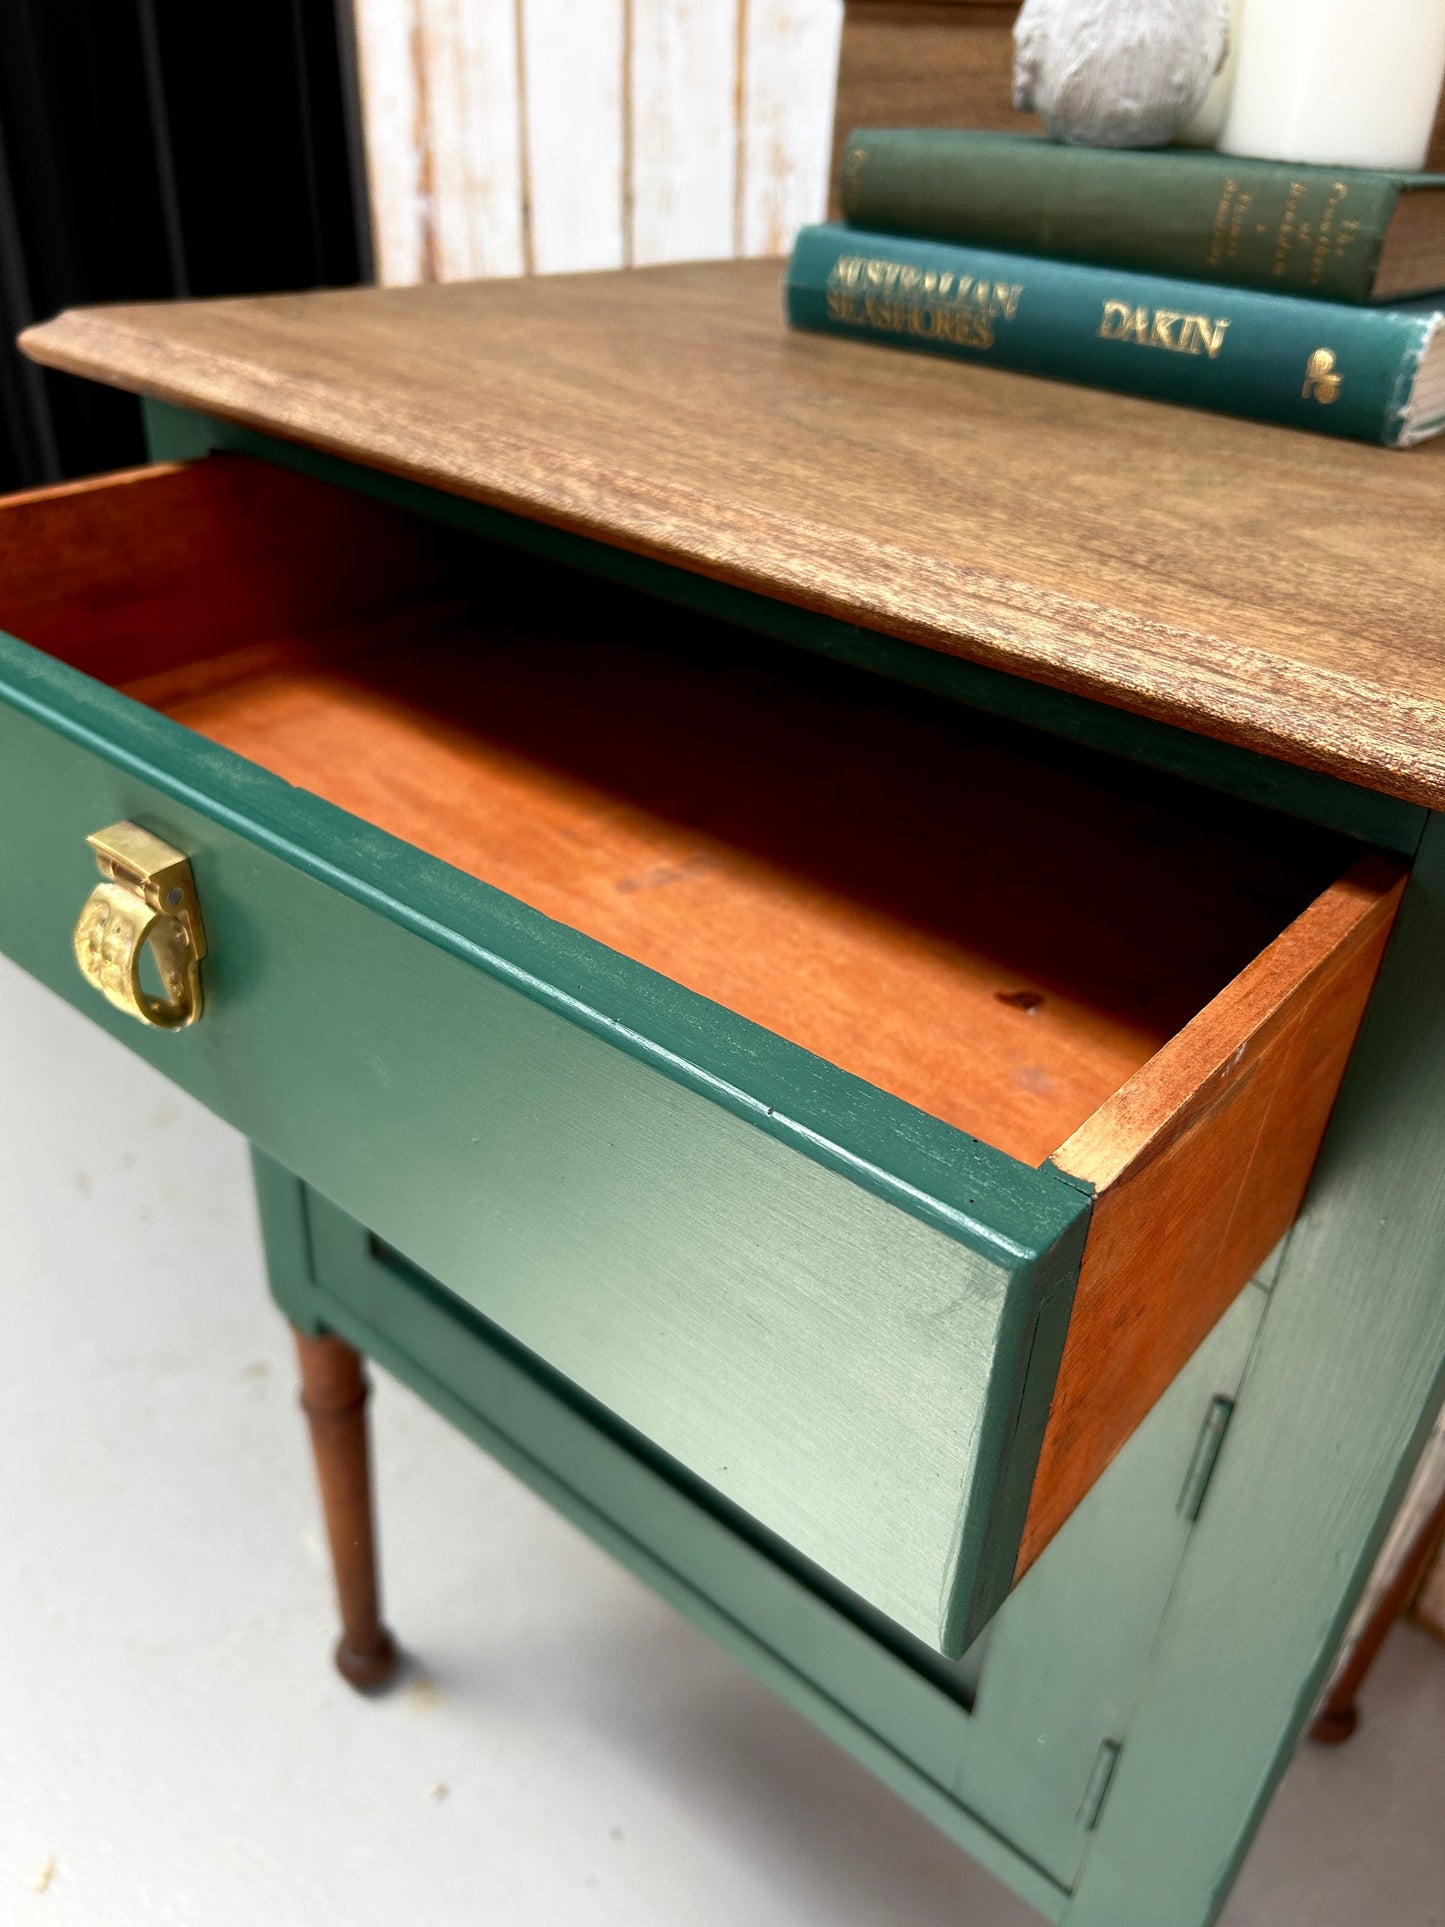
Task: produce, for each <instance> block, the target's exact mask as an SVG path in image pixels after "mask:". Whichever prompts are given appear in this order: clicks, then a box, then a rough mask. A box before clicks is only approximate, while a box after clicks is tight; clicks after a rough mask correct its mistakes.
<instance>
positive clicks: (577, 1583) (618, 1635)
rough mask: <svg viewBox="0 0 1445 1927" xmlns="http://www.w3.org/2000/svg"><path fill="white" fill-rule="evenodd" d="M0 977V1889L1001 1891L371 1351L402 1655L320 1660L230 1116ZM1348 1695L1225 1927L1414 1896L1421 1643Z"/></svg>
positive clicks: (672, 1908)
mask: <svg viewBox="0 0 1445 1927" xmlns="http://www.w3.org/2000/svg"><path fill="white" fill-rule="evenodd" d="M0 1013H3V1015H0V1252H3V1261H0V1262H3V1272H0V1545H3V1548H4V1551H3V1556H0V1923H3V1924H4V1927H11V1923H15V1924H16V1927H30V1924H31V1923H40V1922H44V1923H47V1927H152V1924H155V1927H160V1924H161V1923H165V1924H166V1927H171V1924H172V1923H174V1927H232V1923H234V1924H235V1927H320V1924H322V1923H326V1924H327V1927H330V1924H331V1923H336V1924H337V1927H462V1924H463V1923H467V1924H468V1927H470V1923H479V1924H480V1923H488V1927H553V1923H557V1924H558V1927H561V1924H562V1923H568V1924H569V1927H570V1923H572V1922H574V1921H582V1922H589V1923H598V1927H602V1924H604V1923H605V1924H606V1927H624V1924H625V1927H743V1924H744V1923H745V1924H746V1927H811V1924H812V1923H819V1927H823V1924H824V1923H826V1927H879V1924H880V1923H887V1927H945V1923H947V1927H958V1924H959V1923H962V1922H967V1923H969V1924H970V1927H1028V1924H1029V1923H1031V1922H1034V1921H1035V1920H1036V1918H1037V1917H1036V1916H1035V1915H1033V1914H1032V1913H1031V1912H1030V1911H1029V1910H1028V1909H1027V1908H1025V1907H1024V1906H1023V1905H1022V1904H1021V1903H1019V1902H1018V1901H1016V1900H1014V1899H1013V1898H1012V1896H1011V1895H1009V1894H1007V1893H1006V1892H1005V1891H1004V1890H1003V1889H1002V1888H1000V1887H999V1886H997V1885H996V1883H995V1882H994V1881H992V1880H991V1879H990V1878H989V1877H988V1876H987V1875H986V1874H984V1873H983V1872H982V1871H981V1870H980V1869H978V1868H977V1867H976V1866H974V1865H973V1864H972V1863H971V1862H969V1861H968V1860H967V1859H966V1858H964V1856H962V1855H961V1854H959V1853H958V1852H957V1851H956V1850H955V1849H954V1848H953V1847H952V1846H950V1845H949V1844H948V1843H947V1842H946V1841H945V1840H944V1839H942V1838H941V1837H940V1836H939V1835H937V1834H936V1833H934V1831H933V1830H932V1829H931V1828H930V1827H929V1826H928V1825H927V1824H926V1823H925V1822H924V1821H922V1820H921V1819H918V1818H917V1817H915V1816H914V1815H913V1814H912V1813H911V1812H910V1811H909V1810H908V1809H907V1808H905V1807H903V1806H901V1805H900V1804H899V1803H898V1802H897V1801H896V1800H895V1799H894V1798H893V1797H892V1796H891V1795H890V1794H888V1793H887V1792H885V1791H884V1790H883V1789H882V1788H881V1787H879V1786H878V1785H876V1784H875V1783H874V1782H873V1781H871V1780H870V1779H869V1778H868V1776H867V1775H866V1774H864V1773H863V1772H862V1771H861V1770H860V1769H859V1768H857V1767H855V1766H853V1765H852V1763H851V1762H850V1761H848V1760H847V1759H846V1758H845V1757H844V1756H843V1755H842V1754H840V1753H839V1752H837V1751H836V1750H835V1749H834V1748H833V1747H832V1746H831V1745H829V1744H828V1743H827V1742H826V1741H824V1740H823V1739H821V1738H819V1737H818V1736H817V1735H816V1734H815V1733H814V1732H813V1731H812V1730H811V1729H810V1728H809V1727H807V1726H806V1725H805V1724H804V1723H803V1722H802V1721H801V1720H800V1719H799V1718H797V1717H796V1716H795V1715H793V1714H792V1713H790V1712H789V1711H787V1710H786V1709H785V1708H784V1707H782V1706H781V1705H779V1704H778V1703H777V1702H776V1701H774V1700H773V1699H771V1698H770V1696H769V1695H768V1694H766V1693H765V1692H764V1691H763V1690H762V1689H761V1688H760V1687H758V1686H756V1685H754V1684H753V1682H752V1681H751V1680H750V1679H749V1678H748V1677H747V1676H746V1675H745V1674H744V1673H742V1672H741V1671H740V1670H739V1669H738V1668H737V1667H736V1666H735V1665H733V1664H732V1662H731V1661H729V1660H728V1659H726V1658H725V1657H723V1656H722V1655H721V1654H719V1653H717V1652H716V1651H714V1650H713V1649H712V1648H711V1647H710V1646H709V1645H708V1644H707V1642H706V1641H705V1640H704V1639H703V1638H702V1637H701V1635H699V1634H697V1633H695V1632H694V1631H693V1630H692V1629H691V1628H690V1627H688V1626H687V1625H685V1624H684V1623H683V1622H682V1621H680V1620H678V1619H676V1618H675V1617H674V1616H673V1615H672V1614H671V1613H670V1612H668V1611H667V1610H666V1609H665V1608H664V1607H662V1606H661V1605H660V1604H658V1603H657V1602H656V1601H655V1600H654V1599H653V1598H652V1597H651V1596H650V1595H649V1594H647V1593H646V1592H644V1591H643V1590H642V1588H641V1587H640V1586H638V1585H637V1584H636V1583H634V1581H633V1580H631V1579H630V1578H629V1577H628V1576H627V1575H625V1574H624V1573H622V1572H621V1571H620V1570H618V1569H617V1568H616V1567H614V1566H613V1565H612V1564H611V1563H610V1562H609V1561H608V1560H607V1559H606V1558H605V1557H604V1556H603V1555H602V1554H600V1553H599V1552H597V1551H596V1550H595V1549H594V1548H592V1547H591V1546H590V1545H589V1544H588V1543H586V1542H585V1541H584V1540H582V1539H581V1538H580V1537H578V1535H577V1534H576V1533H574V1532H573V1531H572V1529H571V1528H570V1527H568V1526H567V1525H565V1524H563V1523H562V1522H560V1521H559V1520H558V1519H556V1518H555V1517H554V1516H553V1515H551V1514H549V1513H548V1512H547V1511H546V1510H545V1509H544V1508H543V1507H542V1506H541V1505H540V1504H539V1503H537V1502H536V1501H535V1500H533V1499H532V1498H531V1497H530V1496H529V1495H528V1494H527V1493H526V1492H524V1491H523V1490H522V1489H521V1488H520V1487H518V1486H517V1485H515V1484H514V1483H513V1482H512V1481H511V1480H510V1479H509V1478H508V1477H507V1476H506V1475H505V1474H503V1473H502V1472H500V1471H499V1470H498V1469H497V1468H496V1467H495V1466H493V1465H492V1464H491V1463H490V1462H489V1461H488V1460H486V1459H485V1458H483V1457H482V1455H481V1454H480V1453H478V1452H477V1451H476V1450H474V1449H473V1448H472V1447H471V1446H470V1445H469V1444H467V1443H466V1442H465V1441H464V1440H462V1439H461V1438H460V1437H458V1436H457V1435H455V1434H454V1433H452V1432H450V1431H449V1430H448V1429H447V1428H446V1427H445V1426H444V1425H443V1424H442V1423H441V1422H440V1421H439V1420H437V1419H436V1418H434V1417H433V1416H432V1415H431V1413H429V1412H428V1411H427V1410H425V1409H424V1408H423V1407H421V1406H420V1405H419V1404H418V1403H417V1402H416V1401H415V1400H414V1399H413V1398H411V1397H410V1396H409V1395H408V1394H406V1393H404V1392H402V1391H400V1390H399V1389H398V1388H396V1387H395V1386H393V1385H391V1384H389V1383H383V1384H382V1386H381V1388H380V1391H379V1395H378V1398H377V1402H376V1407H375V1419H376V1428H377V1434H378V1440H379V1448H380V1449H379V1462H380V1487H381V1514H382V1531H383V1535H384V1540H385V1571H386V1583H387V1589H388V1597H389V1615H390V1617H391V1619H392V1621H393V1623H394V1625H395V1626H396V1628H397V1629H398V1631H399V1633H400V1634H401V1635H402V1637H403V1639H404V1640H405V1642H406V1644H407V1646H408V1647H409V1648H410V1649H411V1650H412V1651H413V1652H415V1653H416V1654H418V1655H420V1659H419V1661H418V1662H417V1664H416V1665H415V1666H414V1667H413V1669H412V1671H411V1673H410V1674H409V1676H408V1679H407V1681H406V1683H405V1684H403V1686H402V1687H401V1688H400V1689H399V1690H398V1691H396V1692H395V1693H394V1694H393V1695H391V1696H390V1697H389V1698H387V1699H385V1700H382V1701H380V1702H378V1703H372V1704H367V1703H365V1702H362V1701H360V1700H358V1699H356V1698H354V1697H353V1696H352V1695H351V1694H350V1693H349V1692H348V1691H347V1690H346V1689H345V1688H344V1687H343V1686H342V1685H341V1684H340V1682H339V1681H337V1680H336V1678H335V1677H334V1675H333V1674H332V1673H331V1671H330V1668H329V1665H328V1663H327V1649H328V1641H329V1639H330V1636H331V1618H330V1610H329V1601H328V1578H327V1573H326V1570H325V1567H324V1564H323V1560H322V1552H321V1544H320V1536H319V1531H318V1526H317V1521H316V1515H315V1511H314V1507H313V1501H312V1493H311V1486H310V1480H309V1475H308V1467H307V1463H306V1459H305V1447H304V1442H303V1438H302V1433H301V1427H300V1419H299V1416H298V1415H297V1414H296V1412H295V1410H294V1405H293V1388H292V1375H291V1368H290V1360H289V1357H288V1347H287V1342H286V1336H285V1333H284V1330H283V1328H282V1326H281V1323H280V1320H279V1318H278V1317H277V1315H276V1314H275V1313H274V1312H273V1311H272V1310H271V1309H270V1306H269V1303H268V1301H267V1298H266V1295H265V1290H264V1286H263V1284H262V1279H261V1265H260V1257H259V1252H258V1248H257V1240H256V1234H255V1229H254V1226H253V1223H252V1216H251V1206H250V1199H249V1193H248V1190H247V1174H246V1164H245V1157H244V1151H243V1147H242V1145H241V1144H240V1143H239V1141H238V1140H236V1139H235V1138H234V1137H233V1136H232V1135H231V1134H230V1133H229V1132H228V1131H227V1130H225V1129H224V1128H223V1127H221V1126H219V1125H217V1124H216V1123H215V1122H214V1121H213V1120H211V1119H210V1118H208V1117H207V1116H206V1115H205V1114H204V1113H202V1112H200V1111H198V1110H197V1109H196V1108H195V1107H194V1106H192V1105H191V1104H189V1103H188V1102H187V1101H185V1100H183V1099H181V1098H178V1097H177V1096H176V1094H175V1093H174V1092H173V1091H172V1090H171V1089H170V1087H169V1086H168V1085H166V1084H165V1083H163V1082H162V1081H161V1079H159V1078H158V1077H155V1076H153V1075H151V1074H150V1073H149V1072H148V1071H146V1070H145V1069H144V1068H143V1067H142V1066H140V1065H139V1064H138V1063H137V1062H136V1060H134V1059H132V1058H131V1057H130V1056H129V1054H128V1053H126V1052H124V1051H123V1050H121V1049H120V1048H119V1047H118V1046H115V1045H113V1044H111V1043H109V1042H108V1041H107V1040H105V1039H104V1038H102V1037H101V1036H100V1035H99V1034H98V1033H96V1032H94V1031H93V1030H92V1029H91V1028H90V1027H89V1025H88V1024H86V1023H85V1022H84V1021H83V1020H82V1019H81V1018H79V1017H78V1016H76V1015H75V1014H74V1013H73V1012H71V1011H69V1010H67V1009H66V1008H65V1007H64V1006H62V1005H61V1004H60V1003H59V1001H58V1000H57V999H55V998H53V997H51V996H50V995H48V994H47V993H45V992H43V991H41V990H39V989H37V988H36V987H35V986H34V985H33V984H32V983H30V982H29V980H27V979H25V978H22V977H21V976H20V975H19V974H18V973H17V972H16V971H14V970H13V969H12V968H11V967H10V966H8V965H5V964H3V963H0ZM1365 1715H1366V1717H1365V1723H1364V1725H1363V1726H1362V1728H1361V1731H1360V1733H1359V1735H1358V1737H1357V1738H1356V1739H1355V1740H1354V1741H1353V1742H1352V1743H1351V1744H1350V1745H1349V1746H1347V1747H1345V1748H1343V1749H1341V1750H1339V1751H1337V1752H1333V1753H1324V1752H1321V1751H1319V1750H1317V1749H1312V1748H1307V1749H1306V1750H1305V1751H1304V1752H1303V1753H1302V1755H1301V1756H1300V1758H1299V1759H1298V1761H1297V1762H1296V1763H1295V1765H1294V1766H1293V1768H1292V1769H1291V1771H1290V1774H1289V1775H1288V1777H1287V1779H1286V1781H1285V1784H1284V1788H1283V1790H1282V1793H1281V1795H1280V1798H1279V1799H1278V1801H1277V1802H1276V1805H1275V1807H1274V1809H1273V1811H1272V1813H1271V1815H1270V1818H1269V1821H1268V1823H1267V1824H1266V1827H1265V1830H1264V1833H1263V1835H1262V1837H1261V1839H1260V1841H1259V1843H1258V1846H1257V1848H1256V1850H1255V1853H1254V1855H1253V1857H1252V1859H1251V1861H1250V1864H1249V1866H1248V1868H1247V1870H1246V1873H1245V1876H1244V1878H1243V1880H1242V1882H1241V1884H1240V1886H1239V1888H1238V1889H1237V1890H1236V1894H1235V1897H1234V1899H1233V1901H1232V1903H1231V1906H1230V1909H1229V1912H1228V1914H1227V1917H1226V1918H1227V1920H1228V1922H1229V1923H1230V1927H1289V1924H1290V1923H1294V1922H1299V1923H1306V1922H1308V1923H1309V1924H1310V1927H1362V1923H1368V1927H1377V1924H1378V1927H1442V1923H1445V1647H1439V1646H1437V1645H1436V1644H1435V1643H1434V1642H1432V1641H1431V1640H1429V1639H1427V1638H1426V1637H1425V1635H1423V1634H1421V1633H1419V1632H1418V1631H1415V1630H1413V1629H1410V1628H1405V1629H1402V1630H1399V1631H1397V1632H1396V1633H1395V1634H1394V1635H1393V1636H1392V1638H1391V1641H1390V1644H1389V1646H1388V1647H1387V1649H1386V1652H1385V1654H1384V1657H1383V1660H1382V1662H1381V1664H1380V1666H1379V1668H1378V1669H1377V1672H1376V1674H1375V1676H1374V1677H1373V1679H1372V1680H1371V1682H1370V1687H1369V1692H1368V1698H1367V1700H1366V1701H1365ZM1161 1927H1167V1923H1161Z"/></svg>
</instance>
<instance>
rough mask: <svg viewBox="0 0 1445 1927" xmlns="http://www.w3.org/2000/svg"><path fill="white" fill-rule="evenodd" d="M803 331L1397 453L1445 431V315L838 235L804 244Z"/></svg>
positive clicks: (794, 289)
mask: <svg viewBox="0 0 1445 1927" xmlns="http://www.w3.org/2000/svg"><path fill="white" fill-rule="evenodd" d="M785 291H786V306H787V316H788V320H789V321H790V322H791V324H792V325H793V326H794V327H795V328H811V329H819V330H822V331H824V332H826V333H829V334H838V335H851V336H855V337H856V338H858V339H859V340H864V341H876V342H886V343H889V344H891V345H892V346H894V347H908V348H915V349H922V350H924V351H925V352H927V353H931V354H941V355H949V356H957V357H959V358H961V359H963V360H967V361H980V362H993V363H995V364H996V365H997V366H999V367H1001V368H1013V369H1018V370H1022V371H1023V372H1025V373H1029V374H1036V375H1049V376H1054V377H1057V378H1059V379H1062V380H1065V381H1077V382H1085V383H1088V384H1089V385H1090V386H1092V387H1097V388H1115V389H1120V390H1123V391H1125V392H1127V393H1129V394H1135V395H1148V396H1152V397H1154V398H1155V399H1157V400H1160V401H1173V402H1184V403H1186V404H1187V405H1189V406H1191V407H1196V408H1213V409H1220V410H1222V411H1224V412H1225V413H1228V414H1236V415H1250V416H1254V417H1256V418H1258V419H1260V420H1264V421H1275V422H1285V423H1288V424H1290V425H1291V426H1293V427H1296V428H1311V429H1315V430H1318V431H1320V432H1322V433H1324V434H1329V435H1345V436H1350V437H1353V438H1355V439H1357V440H1360V441H1367V442H1378V443H1381V444H1382V445H1383V446H1385V447H1387V448H1395V447H1400V446H1403V445H1407V444H1409V443H1411V442H1417V441H1423V440H1424V439H1425V438H1426V437H1428V436H1431V435H1436V434H1438V433H1439V432H1440V431H1441V429H1442V428H1445V314H1442V313H1441V312H1440V311H1439V310H1438V309H1437V308H1435V307H1434V306H1433V305H1432V304H1430V303H1416V304H1413V305H1405V306H1400V307H1392V308H1362V307H1345V306H1341V305H1337V304H1334V303H1326V302H1321V301H1305V300H1300V299H1297V298H1294V297H1291V296H1286V295H1269V294H1260V293H1258V292H1256V291H1254V290H1253V289H1249V288H1221V287H1217V286H1211V285H1209V284H1207V283H1203V282H1193V281H1174V280H1167V279H1165V278H1163V277H1162V276H1159V275H1145V274H1130V273H1125V272H1124V271H1122V270H1119V269H1113V268H1098V267H1084V266H1080V265H1078V264H1076V263H1074V262H1068V261H1044V260H1038V259H1035V258H1033V257H1031V256H1028V255H1020V254H1000V253H995V252H993V251H991V250H985V249H981V248H964V247H952V246H949V245H947V244H946V243H943V242H931V241H911V240H904V239H898V238H897V237H894V236H891V235H886V234H870V233H866V232H863V231H861V230H859V229H857V228H851V227H844V226H841V225H838V224H835V223H829V224H827V225H824V226H819V227H807V228H804V229H803V230H802V231H801V233H800V234H799V235H798V239H797V244H796V246H795V247H794V250H793V257H792V260H791V262H790V263H789V266H788V271H787V277H786V281H785Z"/></svg>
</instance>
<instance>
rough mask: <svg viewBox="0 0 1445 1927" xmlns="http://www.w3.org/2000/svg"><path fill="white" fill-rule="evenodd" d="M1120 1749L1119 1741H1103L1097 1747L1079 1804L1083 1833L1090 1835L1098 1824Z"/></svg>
mask: <svg viewBox="0 0 1445 1927" xmlns="http://www.w3.org/2000/svg"><path fill="white" fill-rule="evenodd" d="M1122 1747H1123V1742H1122V1741H1121V1740H1105V1741H1103V1742H1102V1744H1101V1745H1100V1747H1099V1751H1098V1754H1097V1755H1096V1757H1095V1760H1094V1770H1093V1772H1092V1773H1091V1774H1090V1775H1089V1784H1088V1785H1087V1786H1086V1787H1085V1788H1084V1797H1083V1799H1082V1800H1080V1802H1079V1825H1080V1826H1081V1827H1082V1828H1083V1829H1084V1832H1085V1833H1092V1832H1093V1831H1094V1829H1095V1827H1096V1826H1098V1824H1099V1815H1100V1814H1101V1813H1102V1812H1103V1810H1104V1801H1105V1800H1106V1798H1107V1797H1108V1793H1109V1788H1110V1786H1111V1785H1112V1784H1113V1780H1114V1768H1115V1767H1116V1766H1117V1765H1118V1764H1119V1754H1120V1752H1121V1750H1122Z"/></svg>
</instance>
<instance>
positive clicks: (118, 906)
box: [75, 823, 206, 1030]
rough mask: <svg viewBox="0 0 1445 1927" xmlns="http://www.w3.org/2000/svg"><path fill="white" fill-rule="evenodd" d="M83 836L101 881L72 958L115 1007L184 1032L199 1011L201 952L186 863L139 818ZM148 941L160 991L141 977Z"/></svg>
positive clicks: (85, 912)
mask: <svg viewBox="0 0 1445 1927" xmlns="http://www.w3.org/2000/svg"><path fill="white" fill-rule="evenodd" d="M85 840H86V842H87V843H89V845H90V847H91V849H92V850H94V851H95V861H96V867H97V868H98V869H99V871H100V874H101V876H102V877H103V878H104V879H105V881H104V882H103V883H98V884H97V885H96V887H95V889H94V890H92V891H91V893H90V895H89V897H88V898H87V899H86V904H85V908H84V909H83V910H82V911H81V913H80V921H79V923H77V924H76V926H75V961H76V962H77V963H78V964H79V965H80V968H81V972H82V974H83V975H84V977H85V978H86V981H87V982H88V983H92V984H94V985H95V987H96V989H97V990H98V991H99V992H100V993H101V995H102V996H103V997H105V998H107V999H108V1000H109V1002H111V1003H113V1004H114V1005H115V1007H116V1009H117V1010H124V1011H128V1012H129V1013H130V1015H131V1016H132V1017H138V1018H139V1019H140V1020H141V1022H142V1023H143V1024H151V1025H153V1026H154V1027H155V1028H156V1029H157V1030H184V1029H185V1027H186V1025H187V1024H193V1023H195V1021H196V1019H197V1018H198V1017H199V1016H200V1014H201V959H202V957H204V956H205V954H206V930H205V925H204V924H203V923H202V922H201V910H200V905H199V904H198V903H197V901H196V886H195V883H194V881H193V880H192V877H191V866H190V864H189V862H188V861H187V860H186V858H185V856H184V855H182V853H181V852H180V851H179V850H175V849H172V848H171V846H170V844H169V843H163V842H162V841H161V839H160V838H159V837H158V836H152V835H151V833H150V831H149V830H143V829H141V827H140V825H139V824H137V823H112V824H111V825H110V827H109V829H105V830H97V831H96V832H95V834H94V835H93V836H88V837H87V838H86V839H85ZM147 944H149V945H150V951H151V956H152V958H153V959H154V960H155V965H156V968H157V970H158V971H159V972H160V979H161V983H162V984H163V985H164V987H165V993H166V994H165V995H164V996H163V997H156V996H153V995H152V994H151V992H150V991H148V990H147V989H145V988H144V986H143V985H142V983H141V980H140V966H141V953H142V951H143V950H144V949H145V947H146V945H147Z"/></svg>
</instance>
